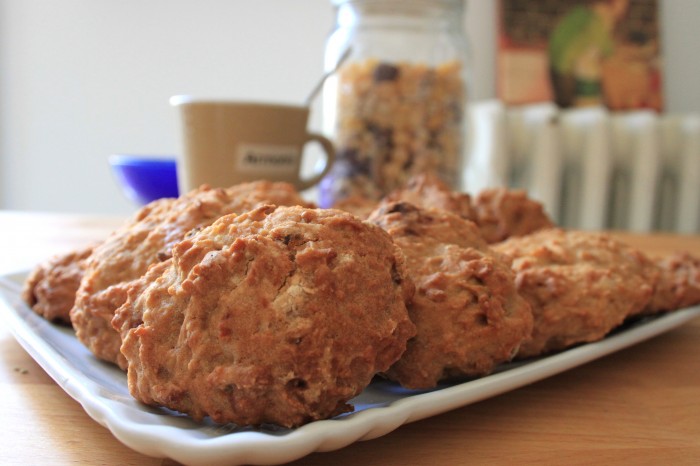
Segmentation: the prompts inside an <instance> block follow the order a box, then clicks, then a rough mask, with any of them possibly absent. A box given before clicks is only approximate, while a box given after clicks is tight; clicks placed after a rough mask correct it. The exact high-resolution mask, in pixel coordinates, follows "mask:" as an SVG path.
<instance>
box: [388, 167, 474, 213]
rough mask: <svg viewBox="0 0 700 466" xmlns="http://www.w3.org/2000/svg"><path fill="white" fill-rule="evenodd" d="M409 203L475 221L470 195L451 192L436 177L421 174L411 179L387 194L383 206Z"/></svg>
mask: <svg viewBox="0 0 700 466" xmlns="http://www.w3.org/2000/svg"><path fill="white" fill-rule="evenodd" d="M396 202H407V203H409V204H413V205H415V206H418V207H422V208H436V209H442V210H446V211H448V212H451V213H453V214H455V215H457V216H459V217H462V218H464V219H467V220H475V219H476V213H475V211H474V208H473V207H472V201H471V197H470V196H469V194H466V193H460V192H457V191H453V190H451V189H450V188H449V187H448V186H447V184H445V183H444V182H443V181H441V180H440V179H439V178H438V177H437V176H436V175H431V174H421V175H415V176H413V177H411V178H410V179H409V180H408V182H407V183H406V185H405V186H404V187H403V188H401V189H397V190H395V191H393V192H391V193H389V194H387V195H386V196H385V197H384V199H382V204H383V205H388V204H393V203H396Z"/></svg>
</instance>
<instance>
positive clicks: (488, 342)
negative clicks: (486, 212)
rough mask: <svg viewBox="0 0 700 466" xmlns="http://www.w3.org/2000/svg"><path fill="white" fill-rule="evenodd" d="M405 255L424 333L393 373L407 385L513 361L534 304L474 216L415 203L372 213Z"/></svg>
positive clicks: (430, 383) (414, 310) (413, 310)
mask: <svg viewBox="0 0 700 466" xmlns="http://www.w3.org/2000/svg"><path fill="white" fill-rule="evenodd" d="M370 220H371V221H374V222H376V223H377V224H378V225H380V226H381V227H382V228H384V229H385V230H386V231H387V232H388V233H389V235H390V236H391V237H392V239H393V240H394V242H395V243H396V244H397V245H398V246H399V247H400V248H401V249H402V250H403V252H404V254H405V255H406V263H407V265H408V273H409V276H410V277H411V278H412V279H413V281H414V282H415V284H416V294H415V296H414V298H413V301H412V302H411V304H410V305H409V315H410V316H411V320H412V321H413V322H414V323H415V325H416V328H417V332H418V333H417V335H416V337H415V338H414V339H412V340H411V341H410V342H409V343H408V348H407V349H406V352H405V353H404V355H403V356H402V357H401V359H400V360H399V361H398V362H397V363H396V364H394V365H393V366H392V367H391V369H389V371H387V376H388V377H389V378H391V379H393V380H395V381H397V382H399V383H400V384H401V385H403V386H404V387H407V388H431V387H434V386H435V385H437V383H438V382H439V381H441V380H444V379H449V378H453V377H463V376H479V375H484V374H487V373H489V372H491V371H492V370H493V368H494V367H495V366H496V365H497V364H500V363H502V362H505V361H509V360H510V359H511V358H512V357H513V355H514V354H515V352H516V351H517V349H518V347H519V345H520V343H521V342H522V341H523V340H524V339H525V338H527V337H529V335H530V331H531V329H532V313H531V311H530V306H529V305H528V304H527V302H525V300H524V299H523V298H521V297H520V296H519V295H518V293H517V292H516V290H515V284H514V278H515V277H514V274H513V272H512V271H511V269H510V264H509V262H508V261H507V260H505V259H504V258H502V257H501V256H500V255H499V254H497V253H495V252H493V251H491V250H490V248H489V247H488V246H487V244H486V242H485V241H484V239H483V238H482V237H481V235H480V233H479V230H478V228H477V227H476V225H475V224H474V223H473V222H470V221H468V220H464V219H462V218H460V217H458V216H456V215H454V214H451V213H449V212H447V211H444V210H439V209H421V208H419V207H416V206H414V205H412V204H408V203H396V204H388V205H384V206H383V207H382V208H380V209H378V210H377V211H376V212H374V213H373V214H372V216H371V217H370Z"/></svg>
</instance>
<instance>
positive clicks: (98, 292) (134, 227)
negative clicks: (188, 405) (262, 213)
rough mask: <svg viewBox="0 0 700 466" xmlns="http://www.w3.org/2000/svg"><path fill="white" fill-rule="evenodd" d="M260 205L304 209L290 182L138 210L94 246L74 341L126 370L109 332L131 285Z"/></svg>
mask: <svg viewBox="0 0 700 466" xmlns="http://www.w3.org/2000/svg"><path fill="white" fill-rule="evenodd" d="M260 203H275V204H285V203H289V204H293V205H295V204H302V205H303V204H305V202H304V200H303V199H302V198H301V197H299V195H298V193H297V192H296V190H295V189H294V187H293V186H292V185H290V184H288V183H272V182H269V181H257V182H251V183H243V184H240V185H236V186H233V187H231V188H227V189H223V188H218V189H212V188H209V187H208V186H203V187H201V188H199V189H195V190H193V191H191V192H189V193H187V194H185V195H183V196H180V197H179V198H176V199H160V200H157V201H154V202H152V203H150V204H148V205H146V206H144V207H143V208H141V210H139V211H138V212H137V213H136V214H135V215H134V216H133V217H132V218H131V219H130V220H129V221H127V222H126V223H125V225H123V226H122V228H120V229H119V230H117V231H116V232H114V233H113V234H112V235H110V237H109V238H107V240H106V241H104V242H103V243H102V244H100V245H99V246H97V247H96V248H95V250H94V251H93V254H92V255H91V257H90V259H89V260H88V261H87V265H86V270H85V273H84V276H83V279H82V281H81V283H80V287H79V289H78V291H77V293H76V300H75V305H74V306H73V308H72V309H71V311H70V318H71V322H72V324H73V327H74V328H75V330H76V336H77V337H78V339H79V340H80V341H81V342H83V343H84V344H85V345H86V346H87V347H88V349H90V351H92V353H93V354H94V355H95V356H97V357H98V358H100V359H103V360H105V361H109V362H114V363H117V364H118V365H119V366H120V367H121V368H123V369H125V368H126V360H125V359H124V357H123V356H122V355H121V353H120V352H119V347H120V345H121V339H120V338H119V334H118V333H117V332H115V330H114V329H113V328H112V325H111V320H112V318H113V317H114V312H115V311H116V310H117V308H119V306H121V305H122V304H123V303H124V302H125V301H126V296H127V289H128V287H129V284H130V282H131V281H133V280H136V279H138V278H139V277H141V276H142V275H143V274H144V273H146V271H147V270H148V267H149V266H151V265H153V264H156V263H158V262H162V261H164V260H167V259H168V258H169V257H170V255H171V248H172V247H173V246H174V245H175V244H176V243H178V242H180V241H181V240H182V239H183V238H184V237H185V235H187V234H188V233H191V232H192V231H193V230H194V231H196V230H197V229H201V228H204V227H206V226H208V225H211V224H212V223H213V222H214V221H215V220H216V219H218V218H219V217H221V216H222V215H225V214H230V213H241V212H245V211H247V210H249V209H251V208H253V207H254V206H256V205H258V204H260Z"/></svg>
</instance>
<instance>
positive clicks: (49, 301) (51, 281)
mask: <svg viewBox="0 0 700 466" xmlns="http://www.w3.org/2000/svg"><path fill="white" fill-rule="evenodd" d="M92 249H93V247H92V246H88V247H86V248H83V249H79V250H76V251H71V252H68V253H66V254H60V255H57V256H54V257H52V258H50V259H49V260H47V261H45V262H42V263H41V264H39V265H37V266H36V267H35V268H34V270H32V272H31V273H30V274H29V276H28V277H27V279H26V280H25V282H24V286H23V289H22V299H23V300H24V302H26V303H27V305H28V306H29V307H31V308H32V310H34V312H36V313H37V314H39V315H40V316H42V317H44V318H45V319H47V320H50V321H52V322H55V323H60V324H64V325H70V324H71V322H70V310H71V308H72V307H73V304H74V303H75V293H76V292H77V291H78V287H79V286H80V280H82V278H83V273H84V272H85V265H86V261H87V258H88V257H90V255H91V254H92Z"/></svg>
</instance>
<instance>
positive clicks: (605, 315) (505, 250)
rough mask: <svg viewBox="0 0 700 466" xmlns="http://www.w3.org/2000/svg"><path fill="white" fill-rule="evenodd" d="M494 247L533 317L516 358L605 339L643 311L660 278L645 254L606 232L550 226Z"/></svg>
mask: <svg viewBox="0 0 700 466" xmlns="http://www.w3.org/2000/svg"><path fill="white" fill-rule="evenodd" d="M493 248H494V249H495V250H496V251H498V252H500V253H502V254H505V255H507V256H509V257H511V258H512V260H513V265H512V267H513V270H514V271H515V274H516V279H515V283H516V285H517V287H518V291H519V292H520V294H521V295H522V296H523V297H524V298H525V299H526V300H527V301H528V302H529V303H530V305H531V306H532V312H533V315H534V318H535V325H534V328H533V331H532V338H530V339H528V340H527V341H525V342H523V344H522V346H521V347H520V350H519V352H518V357H519V358H527V357H533V356H538V355H542V354H547V353H551V352H554V351H559V350H563V349H566V348H569V347H571V346H573V345H576V344H579V343H587V342H592V341H597V340H600V339H602V338H604V337H605V336H606V335H607V334H608V333H609V332H610V331H611V330H613V329H614V328H616V327H617V326H619V325H620V324H622V323H623V322H624V321H625V319H626V318H628V317H631V316H635V315H638V314H640V313H641V312H642V311H643V310H644V309H645V307H646V306H647V304H648V303H649V301H650V299H651V297H652V294H653V292H654V289H655V287H656V282H657V280H658V273H657V269H656V267H655V266H654V264H653V263H652V262H651V261H650V260H649V259H648V258H647V257H646V256H644V255H643V254H642V253H641V252H639V251H637V250H635V249H633V248H631V247H629V246H627V245H625V244H623V243H621V242H619V241H617V240H615V239H613V238H612V237H610V236H609V235H606V234H604V233H598V232H584V231H568V230H563V229H559V228H553V229H546V230H541V231H538V232H536V233H533V234H531V235H528V236H523V237H516V238H510V239H508V240H506V241H504V242H502V243H498V244H494V245H493Z"/></svg>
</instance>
